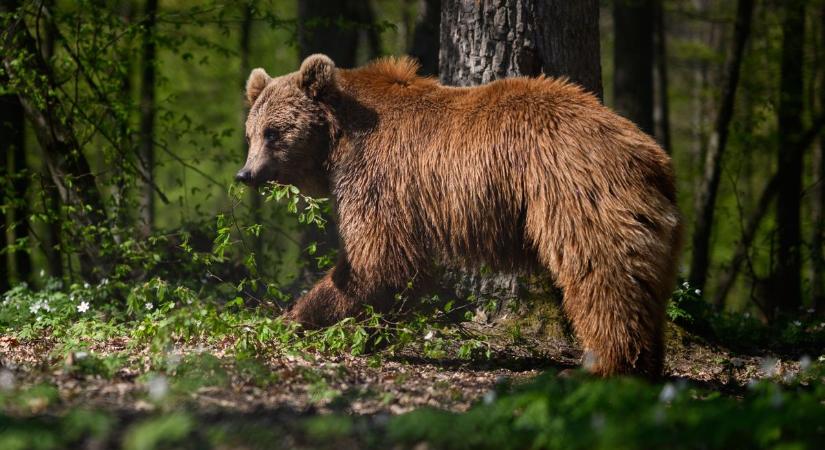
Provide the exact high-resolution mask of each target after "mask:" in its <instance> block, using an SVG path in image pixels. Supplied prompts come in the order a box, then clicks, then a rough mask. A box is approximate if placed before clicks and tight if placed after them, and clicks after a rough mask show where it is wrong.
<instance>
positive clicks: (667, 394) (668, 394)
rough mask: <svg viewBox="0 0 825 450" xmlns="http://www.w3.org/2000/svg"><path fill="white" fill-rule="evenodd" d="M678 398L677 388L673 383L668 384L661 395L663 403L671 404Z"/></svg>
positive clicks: (660, 398)
mask: <svg viewBox="0 0 825 450" xmlns="http://www.w3.org/2000/svg"><path fill="white" fill-rule="evenodd" d="M674 398H676V386H674V385H673V383H667V384H665V385H664V387H663V388H662V392H660V393H659V401H660V402H662V403H670V402H672V401H673V399H674Z"/></svg>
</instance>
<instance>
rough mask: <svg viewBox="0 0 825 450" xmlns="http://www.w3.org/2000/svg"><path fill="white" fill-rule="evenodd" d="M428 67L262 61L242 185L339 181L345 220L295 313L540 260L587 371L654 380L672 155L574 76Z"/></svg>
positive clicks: (340, 310) (336, 313)
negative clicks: (457, 271)
mask: <svg viewBox="0 0 825 450" xmlns="http://www.w3.org/2000/svg"><path fill="white" fill-rule="evenodd" d="M416 69H417V65H416V63H415V62H414V61H412V60H410V59H406V58H400V59H392V58H390V59H384V60H380V61H378V62H375V63H372V64H370V65H368V66H366V67H363V68H359V69H353V70H342V69H337V68H335V65H334V64H333V62H332V61H331V60H330V59H329V58H327V57H326V56H324V55H313V56H310V57H308V58H307V59H306V60H305V61H304V62H303V64H302V65H301V68H300V70H299V71H298V72H295V73H292V74H288V75H285V76H282V77H278V78H270V77H269V76H268V75H266V73H265V72H264V71H263V70H261V69H256V70H255V71H253V72H252V75H251V76H250V79H249V81H248V83H247V97H248V100H249V102H250V104H251V110H250V113H249V118H248V121H247V137H248V139H249V141H250V151H249V156H248V159H247V164H246V166H245V167H244V169H242V172H243V171H247V173H246V175H247V176H246V177H242V176H241V175H240V174H239V179H242V180H243V181H247V182H249V183H250V184H253V185H258V184H261V183H263V182H266V181H271V180H276V181H279V182H282V183H292V184H296V185H297V186H298V187H300V188H302V189H305V190H308V191H309V192H311V193H312V194H315V195H324V194H325V193H329V194H331V197H332V199H333V200H334V204H335V210H336V214H337V218H338V226H339V229H340V237H341V246H342V250H341V255H340V259H339V261H338V263H337V265H336V266H335V268H334V269H332V270H331V271H330V272H329V273H328V274H327V275H326V276H325V277H324V278H323V279H322V280H321V281H320V282H319V283H318V284H317V285H316V286H315V287H314V288H312V290H311V291H309V292H308V293H307V294H306V295H304V296H303V297H302V298H301V299H299V301H298V302H297V304H296V305H295V306H294V308H293V309H292V310H291V311H290V317H291V318H293V319H294V320H297V321H299V322H301V323H302V324H304V325H305V326H314V327H317V326H325V325H328V324H332V323H334V322H336V321H338V320H340V319H343V318H345V317H348V316H352V315H356V314H359V313H360V312H361V311H362V310H363V305H364V304H372V305H375V306H377V307H380V306H381V305H385V304H386V302H387V300H386V299H388V298H392V295H393V293H395V292H398V291H400V290H402V289H404V287H405V286H406V285H407V283H408V281H410V280H416V283H417V284H420V283H421V281H422V280H426V279H427V277H428V276H429V275H430V274H432V273H433V270H432V269H433V267H434V264H436V263H438V264H447V265H450V264H452V265H468V264H469V265H478V264H480V263H486V264H488V265H490V266H491V267H495V268H500V269H505V270H508V269H512V268H525V267H527V268H535V267H539V268H544V269H545V270H546V271H547V273H549V274H551V275H552V277H553V279H554V280H555V282H556V284H557V285H558V286H559V287H560V288H561V289H562V290H563V292H564V299H563V307H564V310H565V313H566V314H567V315H568V317H569V319H570V320H571V322H572V325H573V328H574V330H575V332H576V334H577V336H578V337H579V339H580V341H581V343H582V344H583V346H584V348H585V350H586V351H587V352H588V353H586V354H588V355H592V363H593V364H592V366H591V370H592V371H593V372H595V373H597V374H601V375H609V374H617V373H641V374H646V375H649V376H656V375H657V374H659V373H660V371H661V368H662V358H663V337H662V333H663V326H664V315H665V303H666V301H667V299H668V296H669V294H670V292H671V289H672V288H673V285H674V283H675V273H676V261H677V256H678V247H679V240H680V218H679V212H678V210H677V207H676V203H675V200H676V193H675V188H674V175H673V169H672V167H671V162H670V158H669V157H668V155H667V154H666V153H665V152H664V151H662V149H661V148H660V147H659V146H658V145H657V144H656V142H654V141H653V139H651V138H650V137H649V136H647V135H646V134H644V133H643V132H641V131H640V130H639V129H638V128H637V127H636V126H635V125H634V124H633V123H631V122H630V121H628V120H625V119H624V118H622V117H619V116H618V115H616V114H615V113H613V112H612V111H610V110H609V109H608V108H606V107H605V106H603V105H602V104H600V103H599V101H598V100H597V99H596V98H595V97H594V96H593V95H591V94H589V93H587V92H585V91H583V90H582V89H581V88H580V87H579V86H577V85H575V84H572V83H570V82H568V81H566V80H559V79H551V78H545V77H540V78H536V79H530V78H511V79H504V80H500V81H495V82H492V83H489V84H487V85H483V86H479V87H472V88H455V87H446V86H441V85H440V84H439V83H438V82H437V81H435V80H433V79H430V78H421V77H418V76H416Z"/></svg>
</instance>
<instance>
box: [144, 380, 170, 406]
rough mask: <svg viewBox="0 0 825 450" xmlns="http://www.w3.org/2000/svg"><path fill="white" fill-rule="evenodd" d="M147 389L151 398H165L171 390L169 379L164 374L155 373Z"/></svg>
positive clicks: (158, 399) (157, 399)
mask: <svg viewBox="0 0 825 450" xmlns="http://www.w3.org/2000/svg"><path fill="white" fill-rule="evenodd" d="M147 391H149V398H151V399H152V400H154V401H160V400H163V398H164V397H166V394H167V393H168V392H169V381H168V380H167V379H166V377H165V376H163V375H155V376H153V377H152V378H150V379H149V382H148V383H147Z"/></svg>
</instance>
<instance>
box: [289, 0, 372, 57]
mask: <svg viewBox="0 0 825 450" xmlns="http://www.w3.org/2000/svg"><path fill="white" fill-rule="evenodd" d="M373 25H374V17H373V13H372V7H371V5H370V4H369V2H364V1H362V0H337V1H329V0H299V1H298V53H299V54H300V57H301V59H304V58H306V57H307V56H309V55H311V54H313V53H324V54H325V55H327V56H329V57H330V58H332V60H333V61H334V62H335V65H336V66H337V67H343V68H349V67H354V66H355V64H356V62H357V61H356V56H357V54H358V42H359V37H360V35H361V33H362V32H364V31H366V33H367V44H368V46H369V53H370V58H372V57H375V56H376V55H378V54H379V53H380V48H379V47H380V40H379V39H378V35H377V33H376V31H375V29H374V27H373Z"/></svg>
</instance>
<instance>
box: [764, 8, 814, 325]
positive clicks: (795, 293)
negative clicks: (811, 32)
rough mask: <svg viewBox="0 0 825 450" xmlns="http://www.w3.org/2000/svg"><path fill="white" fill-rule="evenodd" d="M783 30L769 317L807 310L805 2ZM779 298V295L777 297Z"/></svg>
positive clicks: (789, 15)
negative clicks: (804, 295) (803, 210)
mask: <svg viewBox="0 0 825 450" xmlns="http://www.w3.org/2000/svg"><path fill="white" fill-rule="evenodd" d="M784 5H785V8H784V9H785V18H784V21H783V24H782V66H781V71H782V72H781V81H780V94H779V109H778V110H777V118H778V122H779V150H778V166H777V168H778V173H777V174H778V176H779V196H778V199H777V208H776V226H777V241H778V246H777V252H776V259H775V267H774V273H773V285H774V286H777V287H779V286H781V292H782V295H781V296H780V295H775V296H772V297H771V298H770V299H769V300H770V301H771V303H770V307H771V310H770V311H769V312H768V313H769V314H772V313H774V312H792V311H794V310H796V309H797V308H798V307H799V306H800V305H801V304H802V286H801V270H802V258H801V252H800V246H801V241H802V226H801V220H800V208H801V206H802V205H801V194H802V167H803V149H801V148H799V145H798V141H799V139H800V136H801V134H802V111H803V108H804V103H803V87H804V85H805V78H804V73H803V61H804V45H805V1H804V0H787V1H786V2H785V3H784ZM777 294H778V292H777Z"/></svg>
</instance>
